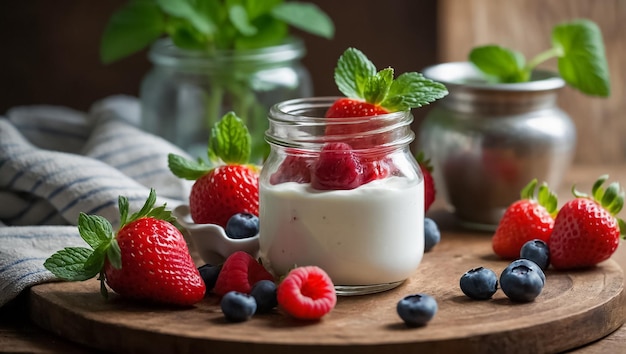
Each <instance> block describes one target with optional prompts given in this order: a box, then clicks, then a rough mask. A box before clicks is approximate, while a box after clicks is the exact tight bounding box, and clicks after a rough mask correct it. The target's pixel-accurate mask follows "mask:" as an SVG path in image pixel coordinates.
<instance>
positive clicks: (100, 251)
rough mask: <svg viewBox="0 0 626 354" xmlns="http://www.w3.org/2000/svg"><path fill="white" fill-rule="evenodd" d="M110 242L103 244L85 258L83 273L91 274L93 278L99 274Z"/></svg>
mask: <svg viewBox="0 0 626 354" xmlns="http://www.w3.org/2000/svg"><path fill="white" fill-rule="evenodd" d="M110 244H111V242H110V241H109V242H107V243H103V244H101V245H100V247H98V248H96V249H95V250H94V251H93V253H92V254H91V255H90V256H89V258H87V260H86V261H85V264H84V266H83V267H84V268H85V272H87V273H88V274H93V275H94V276H95V275H96V274H98V273H100V270H102V268H103V267H104V260H105V255H106V253H107V250H108V249H109V245H110Z"/></svg>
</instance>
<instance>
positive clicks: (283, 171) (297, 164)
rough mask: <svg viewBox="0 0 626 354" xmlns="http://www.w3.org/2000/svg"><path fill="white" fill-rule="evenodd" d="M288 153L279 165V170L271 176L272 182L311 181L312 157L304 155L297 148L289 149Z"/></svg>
mask: <svg viewBox="0 0 626 354" xmlns="http://www.w3.org/2000/svg"><path fill="white" fill-rule="evenodd" d="M287 153H290V154H292V153H293V155H287V157H285V159H284V160H283V162H282V163H281V164H280V166H279V167H278V170H276V172H274V173H273V174H272V175H271V176H270V183H271V184H279V183H284V182H297V183H309V182H311V165H312V159H311V158H310V157H308V156H304V155H303V154H302V153H301V152H298V151H297V150H291V149H288V151H287Z"/></svg>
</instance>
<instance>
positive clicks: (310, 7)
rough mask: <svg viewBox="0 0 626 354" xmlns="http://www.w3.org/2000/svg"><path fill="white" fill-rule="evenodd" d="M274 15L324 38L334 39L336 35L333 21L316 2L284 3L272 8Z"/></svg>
mask: <svg viewBox="0 0 626 354" xmlns="http://www.w3.org/2000/svg"><path fill="white" fill-rule="evenodd" d="M272 15H273V16H274V17H275V18H277V19H279V20H282V21H285V22H286V23H288V24H289V25H291V26H294V27H296V28H299V29H301V30H302V31H305V32H309V33H311V34H314V35H317V36H320V37H323V38H327V39H332V38H333V36H334V35H335V26H334V24H333V21H332V20H331V19H330V17H328V15H327V14H326V13H324V12H323V11H322V10H320V8H319V7H317V6H316V5H315V4H306V3H301V2H286V3H282V4H280V5H278V6H276V7H274V8H273V9H272Z"/></svg>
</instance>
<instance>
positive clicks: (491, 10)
mask: <svg viewBox="0 0 626 354" xmlns="http://www.w3.org/2000/svg"><path fill="white" fill-rule="evenodd" d="M438 5H439V35H440V37H439V38H440V42H439V59H440V61H462V60H467V55H468V53H469V51H470V50H471V48H472V47H473V46H475V45H484V44H499V45H502V46H506V47H509V48H513V49H516V50H518V51H520V52H522V53H524V55H525V56H526V57H527V58H528V57H532V56H534V55H536V54H538V53H540V52H542V51H543V50H545V49H548V48H549V47H550V34H551V30H552V27H553V26H554V25H555V24H557V23H559V22H562V21H568V20H571V19H575V18H588V19H591V20H593V21H594V22H596V23H597V24H598V25H599V27H600V29H601V30H602V33H603V35H604V42H605V46H606V52H607V57H608V63H609V70H610V73H611V91H612V92H611V97H610V98H608V99H602V98H592V97H588V96H585V95H583V94H581V93H579V92H578V91H574V90H573V89H571V88H566V89H564V90H563V91H562V93H561V94H560V97H559V104H560V105H561V107H562V108H563V109H564V110H565V111H567V112H568V113H569V114H570V115H571V116H572V118H573V119H574V121H575V124H576V126H577V129H578V148H577V151H576V156H575V161H576V162H578V163H620V162H625V161H626V139H625V138H624V137H625V136H626V1H624V0H602V1H592V0H524V1H516V0H439V2H438ZM541 67H542V68H547V69H556V60H555V59H552V60H550V61H549V62H546V63H545V64H543V65H542V66H541Z"/></svg>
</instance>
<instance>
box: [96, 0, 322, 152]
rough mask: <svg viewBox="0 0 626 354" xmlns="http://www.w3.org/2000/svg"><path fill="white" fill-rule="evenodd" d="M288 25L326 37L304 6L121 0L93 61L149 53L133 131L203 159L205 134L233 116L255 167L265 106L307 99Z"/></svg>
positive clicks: (307, 80)
mask: <svg viewBox="0 0 626 354" xmlns="http://www.w3.org/2000/svg"><path fill="white" fill-rule="evenodd" d="M290 27H293V28H297V29H300V30H302V31H304V32H308V33H311V34H314V35H318V36H321V37H323V38H328V39H331V38H332V37H333V35H334V25H333V23H332V20H331V19H330V18H329V17H328V15H327V14H325V13H324V12H323V11H322V10H321V9H319V8H318V7H317V6H316V5H314V4H310V3H304V2H288V1H283V0H268V1H253V0H229V1H220V0H131V1H129V2H128V3H127V4H125V5H124V6H123V7H121V8H120V9H119V10H117V11H116V12H115V13H114V14H113V15H112V17H111V18H110V20H109V23H108V24H107V27H106V28H105V31H104V34H103V37H102V42H101V60H102V61H103V62H104V63H111V62H114V61H116V60H120V59H123V58H125V57H127V56H129V55H133V54H135V53H137V52H138V51H141V50H143V49H145V48H148V47H149V48H150V49H149V54H148V56H149V59H150V60H151V62H152V63H153V67H152V69H151V70H150V71H149V72H148V73H147V74H146V76H145V78H144V80H143V82H142V84H141V88H140V99H141V108H142V117H141V125H142V127H143V128H144V129H145V130H147V131H149V132H152V133H155V134H157V135H160V136H162V137H164V138H166V139H168V140H170V141H171V142H173V143H175V144H176V145H178V146H180V147H182V148H183V149H185V150H187V151H188V152H189V153H190V154H191V155H192V156H195V157H197V156H205V155H206V148H207V141H208V137H209V132H210V127H211V126H213V124H214V122H215V121H217V120H219V119H220V118H221V117H222V116H223V115H224V114H225V113H226V112H230V111H234V112H236V113H237V115H238V116H239V117H241V118H242V119H243V120H244V122H245V124H246V126H247V127H248V129H249V131H250V133H251V135H252V152H253V156H252V161H255V162H261V161H262V160H263V158H264V156H266V154H267V153H268V151H269V147H268V146H267V144H266V143H265V141H264V132H265V130H266V128H267V124H268V123H267V111H268V110H269V107H270V106H272V105H273V104H274V103H277V102H280V101H284V100H287V99H291V98H297V97H307V96H311V95H312V94H313V84H312V81H311V77H310V75H309V72H308V70H307V69H306V68H305V67H304V66H303V65H302V63H301V61H300V59H301V58H302V57H303V56H304V55H305V46H304V43H303V42H302V40H301V39H300V38H297V37H295V36H293V35H291V34H290Z"/></svg>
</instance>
